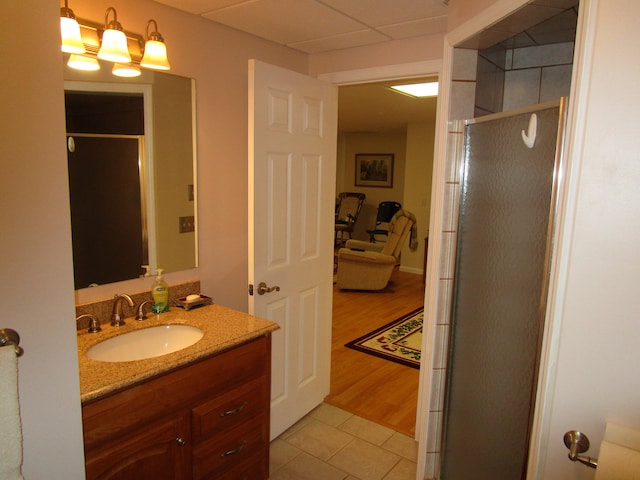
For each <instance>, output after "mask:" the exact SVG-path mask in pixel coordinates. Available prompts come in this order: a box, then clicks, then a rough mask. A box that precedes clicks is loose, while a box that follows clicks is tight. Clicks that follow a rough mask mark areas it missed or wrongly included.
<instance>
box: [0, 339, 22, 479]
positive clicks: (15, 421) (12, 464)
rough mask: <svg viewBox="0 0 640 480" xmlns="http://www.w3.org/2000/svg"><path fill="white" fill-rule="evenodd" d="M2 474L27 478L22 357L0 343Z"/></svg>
mask: <svg viewBox="0 0 640 480" xmlns="http://www.w3.org/2000/svg"><path fill="white" fill-rule="evenodd" d="M0 478H1V479H2V480H22V478H23V477H22V427H21V424H20V407H19V403H18V357H17V355H16V351H15V349H14V348H13V347H12V346H4V347H0Z"/></svg>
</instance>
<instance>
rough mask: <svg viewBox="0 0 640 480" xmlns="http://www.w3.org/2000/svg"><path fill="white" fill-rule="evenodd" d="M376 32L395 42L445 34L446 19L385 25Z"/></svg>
mask: <svg viewBox="0 0 640 480" xmlns="http://www.w3.org/2000/svg"><path fill="white" fill-rule="evenodd" d="M376 30H378V31H380V32H382V33H384V34H386V35H388V36H389V37H391V38H393V39H396V40H398V39H401V38H410V37H418V36H421V35H434V34H437V33H445V32H446V31H447V17H446V16H444V17H435V18H425V19H422V20H415V21H412V22H403V23H397V24H395V25H385V26H382V27H378V28H376Z"/></svg>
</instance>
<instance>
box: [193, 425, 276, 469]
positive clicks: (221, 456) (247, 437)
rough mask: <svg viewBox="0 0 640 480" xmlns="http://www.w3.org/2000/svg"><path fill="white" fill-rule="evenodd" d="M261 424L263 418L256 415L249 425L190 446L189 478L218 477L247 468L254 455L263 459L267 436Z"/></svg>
mask: <svg viewBox="0 0 640 480" xmlns="http://www.w3.org/2000/svg"><path fill="white" fill-rule="evenodd" d="M265 421H266V419H265V417H264V416H263V415H259V416H257V417H256V418H255V419H254V420H253V421H251V422H246V423H245V424H243V425H241V426H240V427H238V428H236V429H233V430H231V431H229V432H227V433H226V434H224V435H220V436H219V437H217V438H214V439H212V440H210V441H208V442H204V443H203V444H201V445H199V446H197V447H194V449H193V457H192V458H193V478H194V479H205V478H218V475H219V476H222V473H223V472H228V471H230V470H236V469H240V468H242V466H243V465H244V466H248V465H249V464H250V463H251V462H252V461H253V460H255V458H256V457H257V456H260V455H264V456H265V457H266V456H267V455H268V451H269V449H268V446H269V434H268V432H267V431H265V430H266V429H265V428H264V425H265ZM265 452H267V453H265ZM214 474H215V475H214Z"/></svg>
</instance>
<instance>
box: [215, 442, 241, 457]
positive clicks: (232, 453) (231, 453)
mask: <svg viewBox="0 0 640 480" xmlns="http://www.w3.org/2000/svg"><path fill="white" fill-rule="evenodd" d="M246 444H247V441H246V440H242V443H241V444H240V446H239V447H238V448H234V449H233V450H229V451H228V452H224V453H221V454H220V456H221V457H228V456H230V455H235V454H236V453H240V451H241V450H242V449H243V448H244V446H245V445H246Z"/></svg>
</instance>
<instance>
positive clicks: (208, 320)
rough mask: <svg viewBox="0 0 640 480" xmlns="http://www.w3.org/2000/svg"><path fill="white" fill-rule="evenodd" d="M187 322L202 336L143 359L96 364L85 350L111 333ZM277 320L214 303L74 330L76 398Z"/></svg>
mask: <svg viewBox="0 0 640 480" xmlns="http://www.w3.org/2000/svg"><path fill="white" fill-rule="evenodd" d="M180 323H183V324H188V325H192V326H195V327H198V328H200V329H201V330H202V331H203V332H204V336H203V337H202V339H200V340H199V341H198V342H196V343H195V344H193V345H191V346H189V347H187V348H184V349H182V350H179V351H177V352H174V353H169V354H167V355H162V356H160V357H154V358H149V359H145V360H135V361H128V362H101V361H97V360H92V359H90V358H89V357H88V356H87V355H86V353H87V351H88V350H89V348H91V347H92V346H94V345H95V344H97V343H99V342H102V341H103V340H106V339H108V338H111V337H115V336H116V335H120V334H123V333H127V332H131V331H134V330H140V329H143V328H149V327H154V326H158V325H168V324H180ZM278 328H279V327H278V324H276V323H274V322H270V321H268V320H264V319H262V318H259V317H254V316H253V315H249V314H247V313H244V312H239V311H237V310H232V309H230V308H227V307H223V306H220V305H208V306H204V307H198V308H193V309H191V310H183V309H182V308H179V307H171V309H170V311H169V312H166V313H162V314H159V315H158V314H152V313H150V314H148V315H147V319H146V320H143V321H137V320H135V319H134V318H133V317H130V318H127V319H126V325H123V326H121V327H112V326H111V325H109V323H106V324H104V325H102V331H101V332H99V333H86V330H83V331H81V332H78V363H79V366H80V399H81V401H82V402H86V401H88V400H91V399H94V398H97V397H100V396H102V395H105V394H107V393H111V392H115V391H117V390H120V389H122V388H125V387H127V386H130V385H133V384H135V383H137V382H139V381H141V380H144V379H147V378H149V377H153V376H154V375H158V374H160V373H164V372H167V371H169V370H172V369H174V368H177V367H180V366H182V365H186V364H188V363H191V362H194V361H196V360H198V359H201V358H205V357H208V356H210V355H212V354H214V353H217V352H220V351H223V350H226V349H228V348H230V347H233V346H235V345H239V344H241V343H244V342H246V341H248V340H252V339H254V338H257V337H260V336H262V335H265V334H266V333H268V332H272V331H274V330H277V329H278Z"/></svg>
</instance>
